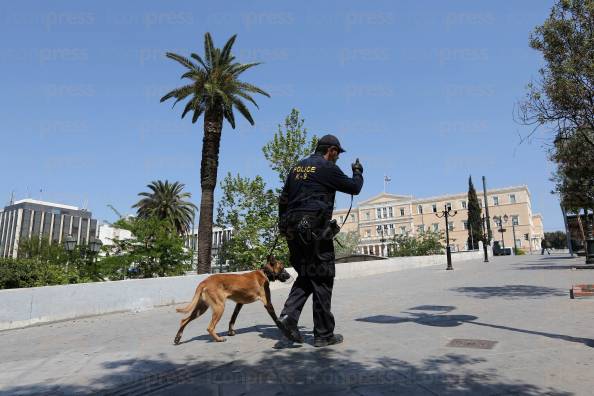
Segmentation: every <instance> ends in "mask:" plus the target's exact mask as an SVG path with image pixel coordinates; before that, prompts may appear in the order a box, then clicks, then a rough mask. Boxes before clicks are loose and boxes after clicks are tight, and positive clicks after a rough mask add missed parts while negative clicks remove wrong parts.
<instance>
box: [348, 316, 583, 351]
mask: <svg viewBox="0 0 594 396" xmlns="http://www.w3.org/2000/svg"><path fill="white" fill-rule="evenodd" d="M422 307H427V306H421V307H414V308H410V310H420V308H422ZM429 307H439V306H429ZM444 308H447V311H445V312H450V311H452V310H453V309H451V308H452V307H451V306H446V307H444ZM429 310H430V311H435V309H429ZM403 313H405V314H408V315H409V316H408V317H399V316H391V315H375V316H368V317H365V318H359V319H355V320H356V321H359V322H369V323H384V324H399V323H407V322H412V323H416V324H420V325H424V326H438V327H455V326H460V325H462V324H471V325H476V326H485V327H491V328H494V329H501V330H507V331H513V332H517V333H524V334H533V335H537V336H542V337H547V338H553V339H558V340H563V341H568V342H576V343H578V344H584V345H585V346H588V347H591V348H594V339H590V338H582V337H573V336H568V335H564V334H555V333H547V332H543V331H535V330H526V329H519V328H516V327H509V326H501V325H495V324H490V323H482V322H477V319H478V317H476V316H473V315H444V314H428V313H424V312H409V311H404V312H403Z"/></svg>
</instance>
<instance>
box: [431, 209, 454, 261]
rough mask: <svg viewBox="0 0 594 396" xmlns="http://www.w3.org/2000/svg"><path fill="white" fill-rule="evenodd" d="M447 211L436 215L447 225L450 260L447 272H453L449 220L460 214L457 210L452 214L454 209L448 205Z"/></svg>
mask: <svg viewBox="0 0 594 396" xmlns="http://www.w3.org/2000/svg"><path fill="white" fill-rule="evenodd" d="M444 208H445V210H442V211H441V214H439V213H435V216H437V217H438V218H440V219H441V218H445V223H446V257H447V260H448V266H447V268H446V270H453V269H454V267H452V252H451V249H450V224H449V221H448V219H449V218H450V217H454V216H456V214H458V211H457V210H454V212H453V213H452V208H451V207H449V206H448V205H447V204H446V205H444Z"/></svg>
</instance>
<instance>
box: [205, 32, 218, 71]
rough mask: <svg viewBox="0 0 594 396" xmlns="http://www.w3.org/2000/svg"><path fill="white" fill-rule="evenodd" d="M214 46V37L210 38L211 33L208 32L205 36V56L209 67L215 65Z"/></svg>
mask: <svg viewBox="0 0 594 396" xmlns="http://www.w3.org/2000/svg"><path fill="white" fill-rule="evenodd" d="M213 47H214V45H213V43H212V37H211V36H210V33H209V32H206V34H205V35H204V56H205V57H206V62H208V64H209V65H214V64H215V63H214V62H213V60H214V49H213Z"/></svg>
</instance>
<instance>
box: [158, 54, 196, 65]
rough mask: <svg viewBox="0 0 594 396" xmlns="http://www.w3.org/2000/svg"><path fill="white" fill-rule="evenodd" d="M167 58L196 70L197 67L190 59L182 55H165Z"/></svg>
mask: <svg viewBox="0 0 594 396" xmlns="http://www.w3.org/2000/svg"><path fill="white" fill-rule="evenodd" d="M165 56H166V57H168V58H169V59H173V60H175V61H178V62H179V63H181V64H182V65H183V66H185V67H187V68H188V69H196V65H195V64H193V63H192V61H191V60H189V59H188V58H186V57H185V56H181V55H178V54H176V53H173V52H167V53H166V54H165Z"/></svg>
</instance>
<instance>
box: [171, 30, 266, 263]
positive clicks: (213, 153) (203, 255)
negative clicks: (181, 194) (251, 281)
mask: <svg viewBox="0 0 594 396" xmlns="http://www.w3.org/2000/svg"><path fill="white" fill-rule="evenodd" d="M235 38H236V35H234V36H232V37H231V38H230V39H229V40H228V41H227V43H226V44H225V46H224V47H223V49H220V48H215V47H214V46H213V42H212V38H211V36H210V33H206V34H205V35H204V59H202V57H200V56H199V55H198V54H195V53H192V54H191V57H192V59H194V60H195V61H196V62H197V63H194V62H193V61H192V60H190V59H188V58H185V57H183V56H181V55H177V54H174V53H171V52H168V53H167V57H168V58H171V59H173V60H175V61H177V62H179V63H180V64H182V65H183V66H184V67H185V68H186V69H187V70H186V71H185V73H184V74H182V76H181V77H182V79H183V78H187V79H189V80H190V83H189V84H188V85H184V86H182V87H180V88H176V89H174V90H173V91H171V92H169V93H168V94H166V95H165V96H163V97H162V98H161V102H164V101H166V100H168V99H171V98H174V99H175V102H174V103H173V105H174V106H175V104H176V103H177V102H179V101H182V100H184V99H189V100H188V102H187V103H186V106H185V108H184V110H183V112H182V114H181V117H182V118H184V117H185V115H186V114H188V113H189V112H192V113H193V115H192V123H195V122H196V121H197V120H198V118H200V116H201V115H202V114H203V113H204V137H203V139H202V162H201V164H200V187H201V188H202V196H201V199H200V220H199V225H198V273H206V272H210V260H211V249H212V225H213V222H212V215H213V207H214V189H215V186H216V184H217V170H218V166H219V147H220V145H221V131H222V129H223V119H225V120H227V122H229V124H230V125H231V128H233V129H235V116H234V114H233V109H236V110H237V111H239V112H240V113H241V115H242V116H243V117H245V119H247V120H248V122H249V123H250V124H252V125H254V120H253V118H252V115H251V114H250V112H249V110H248V108H247V106H246V104H245V102H244V101H243V100H242V99H245V100H247V101H248V102H251V103H252V104H253V105H254V106H256V107H258V105H257V103H256V101H255V100H254V99H253V98H252V96H251V95H250V94H252V93H257V94H261V95H264V96H268V97H270V95H269V94H268V93H266V92H264V91H263V90H262V89H260V88H258V87H256V86H254V85H252V84H248V83H246V82H243V81H240V80H238V77H239V75H240V74H241V73H243V72H244V71H246V70H248V69H249V68H251V67H253V66H256V65H258V64H259V63H247V64H240V63H237V62H235V57H234V56H233V55H231V47H232V46H233V43H234V42H235Z"/></svg>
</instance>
